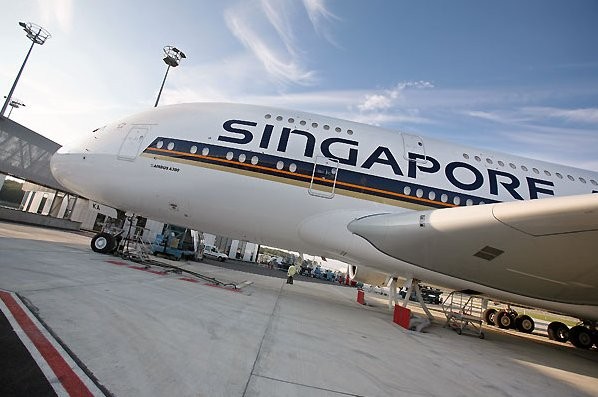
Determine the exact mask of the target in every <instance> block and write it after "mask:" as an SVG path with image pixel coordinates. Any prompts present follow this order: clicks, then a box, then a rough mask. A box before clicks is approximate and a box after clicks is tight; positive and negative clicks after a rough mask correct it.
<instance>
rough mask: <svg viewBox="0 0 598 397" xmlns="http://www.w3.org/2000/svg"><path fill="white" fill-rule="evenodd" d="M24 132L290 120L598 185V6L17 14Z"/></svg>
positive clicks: (189, 7) (76, 5)
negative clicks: (220, 111)
mask: <svg viewBox="0 0 598 397" xmlns="http://www.w3.org/2000/svg"><path fill="white" fill-rule="evenodd" d="M3 3H4V4H3V5H2V13H1V14H0V37H2V40H1V41H0V54H2V55H1V56H0V92H1V93H2V95H7V94H8V92H9V90H10V87H11V85H12V83H13V81H14V79H15V77H16V75H17V72H18V70H19V68H20V66H21V63H22V61H23V59H24V58H25V55H26V53H27V50H28V48H29V46H30V44H31V42H30V41H29V39H27V37H26V36H25V33H24V32H23V30H22V29H21V27H20V26H19V25H18V22H19V21H24V22H33V23H36V24H39V25H41V26H43V27H44V28H46V29H47V30H48V31H49V32H50V33H51V34H52V37H51V38H50V39H49V40H48V41H47V42H46V43H45V44H44V45H43V46H39V45H36V46H35V47H34V49H33V51H32V54H31V57H30V59H29V61H28V63H27V66H26V68H25V70H24V72H23V75H22V77H21V80H20V82H19V84H18V86H17V89H16V91H15V93H14V96H13V97H14V98H18V99H19V100H21V101H22V102H23V103H25V105H26V106H25V107H23V108H20V109H15V110H14V111H13V113H12V115H11V118H12V119H14V120H15V121H17V122H19V123H21V124H23V125H26V126H28V127H29V128H31V129H33V130H35V131H37V132H39V133H41V134H42V135H45V136H47V137H48V138H50V139H52V140H54V141H56V142H58V143H60V144H65V143H68V142H69V141H70V140H73V139H76V138H78V137H79V136H81V135H83V134H88V133H89V132H91V131H92V130H93V129H95V128H97V127H101V126H103V125H105V124H106V123H109V122H112V121H115V120H117V119H120V118H121V117H125V116H128V115H130V114H134V113H136V112H140V111H144V110H147V109H148V108H150V107H152V106H153V104H154V102H155V99H156V96H157V93H158V90H159V88H160V84H161V82H162V78H163V77H164V73H165V71H166V65H165V64H164V62H163V61H162V57H163V53H162V48H163V47H164V46H166V45H173V46H176V47H177V48H179V49H180V50H182V51H183V52H184V53H185V54H186V55H187V58H186V59H184V60H183V61H182V62H181V65H180V66H179V67H177V68H175V69H171V71H170V73H169V75H168V79H167V81H166V85H165V88H164V92H163V94H162V98H161V100H160V105H166V104H175V103H184V102H201V101H218V102H241V103H252V104H262V105H271V106H278V107H283V108H289V109H296V110H302V111H308V112H315V113H320V114H325V115H328V116H333V117H339V118H344V119H349V120H354V121H359V122H363V123H368V124H374V125H379V126H382V127H386V128H389V129H393V130H396V131H404V132H409V133H414V134H420V135H422V136H429V137H434V138H438V139H444V140H448V141H452V142H454V143H461V144H467V145H469V146H475V147H480V148H485V149H490V150H496V151H502V152H508V153H512V154H517V155H522V156H528V157H532V158H536V159H541V160H547V161H552V162H558V163H563V164H567V165H571V166H575V167H580V168H585V169H591V170H595V171H598V23H597V21H598V1H595V0H568V1H553V0H526V1H521V0H501V1H485V0H470V1H464V0H452V1H444V0H437V1H434V0H420V1H406V0H388V1H383V0H369V1H365V0H336V1H334V0H328V1H327V0H294V1H292V0H243V1H242V0H220V1H199V0H193V1H192V0H189V1H184V0H180V1H170V2H166V1H153V0H143V1H138V0H127V1H113V0H103V1H91V0H79V1H75V0H38V1H33V0H21V1H12V2H8V1H5V2H3Z"/></svg>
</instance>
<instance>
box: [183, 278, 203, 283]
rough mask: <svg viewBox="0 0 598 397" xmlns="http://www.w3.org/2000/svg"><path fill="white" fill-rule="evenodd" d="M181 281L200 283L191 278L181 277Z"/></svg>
mask: <svg viewBox="0 0 598 397" xmlns="http://www.w3.org/2000/svg"><path fill="white" fill-rule="evenodd" d="M179 280H183V281H189V282H190V283H199V280H196V279H194V278H189V277H179Z"/></svg>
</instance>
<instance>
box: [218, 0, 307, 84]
mask: <svg viewBox="0 0 598 397" xmlns="http://www.w3.org/2000/svg"><path fill="white" fill-rule="evenodd" d="M266 14H267V16H268V17H269V18H270V19H269V20H270V21H274V22H273V24H274V25H273V26H274V28H275V30H277V31H278V30H279V29H280V31H279V35H278V37H279V38H280V39H281V42H282V44H283V46H284V47H285V49H284V50H283V49H281V48H277V47H280V46H276V45H275V44H272V43H270V42H267V40H266V35H264V34H261V33H260V31H259V28H257V27H256V26H254V25H252V21H255V20H256V19H257V20H259V14H257V13H256V9H255V7H249V6H247V4H246V3H243V4H240V5H236V6H234V7H231V8H228V9H227V10H226V11H225V13H224V18H225V21H226V25H227V26H228V28H229V29H230V31H231V32H232V33H233V35H234V36H235V37H236V38H237V39H238V40H239V41H240V42H241V43H242V44H243V45H244V46H245V47H246V48H247V49H248V50H250V51H251V53H252V54H253V55H254V56H255V57H256V58H257V59H258V60H259V61H260V62H261V63H262V65H263V67H264V68H265V69H266V71H267V72H268V73H269V74H270V76H271V77H273V78H274V80H275V81H277V82H280V83H283V84H284V83H295V84H301V85H309V84H312V83H313V82H314V81H315V72H314V71H311V70H308V69H307V68H305V67H304V65H303V64H302V63H301V58H300V57H298V56H296V55H295V52H296V51H295V50H291V51H289V50H288V49H289V48H294V47H293V46H292V43H291V42H289V41H288V40H289V39H290V37H291V36H289V33H288V31H286V30H283V29H282V27H281V26H280V25H281V24H280V20H281V19H282V18H283V17H282V16H281V15H282V14H278V13H277V12H275V9H274V8H273V7H269V8H268V11H267V12H266ZM253 23H254V24H255V22H253ZM271 23H272V22H271ZM281 32H282V33H281Z"/></svg>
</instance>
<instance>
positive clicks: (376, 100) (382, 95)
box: [357, 81, 434, 112]
mask: <svg viewBox="0 0 598 397" xmlns="http://www.w3.org/2000/svg"><path fill="white" fill-rule="evenodd" d="M408 88H417V89H422V88H434V84H432V83H430V82H429V81H404V82H400V83H398V84H397V85H396V86H394V87H393V88H391V89H389V90H383V91H380V92H376V93H373V94H371V93H370V94H366V95H365V98H364V99H363V101H361V102H360V103H359V104H357V108H358V109H359V110H360V111H362V112H370V111H379V110H387V109H390V108H392V107H393V106H395V104H396V102H397V99H399V98H400V97H401V95H402V92H403V91H405V90H406V89H408Z"/></svg>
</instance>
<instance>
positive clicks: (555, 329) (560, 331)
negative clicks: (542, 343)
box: [548, 321, 569, 343]
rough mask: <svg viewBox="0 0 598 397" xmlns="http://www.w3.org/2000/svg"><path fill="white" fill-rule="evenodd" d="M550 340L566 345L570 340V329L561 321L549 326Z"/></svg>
mask: <svg viewBox="0 0 598 397" xmlns="http://www.w3.org/2000/svg"><path fill="white" fill-rule="evenodd" d="M548 338H549V339H551V340H555V341H557V342H562V343H565V342H567V340H568V339H569V327H567V326H566V325H565V324H563V323H561V322H559V321H553V322H551V323H550V324H548Z"/></svg>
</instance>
